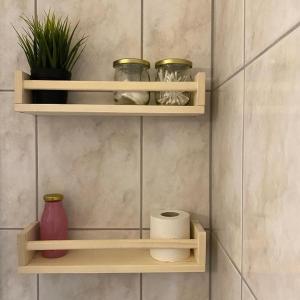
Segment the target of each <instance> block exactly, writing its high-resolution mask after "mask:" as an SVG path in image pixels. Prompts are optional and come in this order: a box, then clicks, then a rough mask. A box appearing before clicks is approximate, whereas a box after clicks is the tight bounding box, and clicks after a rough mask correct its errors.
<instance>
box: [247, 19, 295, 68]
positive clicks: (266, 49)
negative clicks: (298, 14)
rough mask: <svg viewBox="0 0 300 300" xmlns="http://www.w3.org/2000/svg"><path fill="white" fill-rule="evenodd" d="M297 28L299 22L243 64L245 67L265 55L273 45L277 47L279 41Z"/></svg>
mask: <svg viewBox="0 0 300 300" xmlns="http://www.w3.org/2000/svg"><path fill="white" fill-rule="evenodd" d="M299 26H300V21H299V22H298V23H296V24H295V25H294V26H292V27H291V28H290V29H288V30H287V31H286V32H285V33H283V34H282V35H281V36H279V37H278V38H277V39H276V40H275V41H274V42H272V43H271V44H270V45H269V46H267V47H266V48H265V49H264V50H262V51H261V52H260V53H258V54H257V55H256V56H254V57H253V58H252V59H250V60H249V62H247V63H246V64H245V67H248V66H249V65H250V64H252V63H253V62H254V61H255V60H257V59H258V58H259V57H261V56H262V55H263V54H265V53H266V52H267V51H269V50H270V49H271V48H273V47H274V46H275V45H277V44H278V43H279V42H280V41H281V40H283V39H284V38H285V37H287V36H288V35H289V34H290V33H292V32H293V31H294V30H296V29H297V28H298V27H299Z"/></svg>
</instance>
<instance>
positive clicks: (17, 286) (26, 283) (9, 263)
mask: <svg viewBox="0 0 300 300" xmlns="http://www.w3.org/2000/svg"><path fill="white" fill-rule="evenodd" d="M23 206H24V205H23ZM17 233H18V231H17V230H0V241H1V242H0V245H1V247H0V299H1V300H2V299H3V300H18V299H23V300H34V299H37V298H36V291H37V286H36V284H37V280H36V276H35V275H29V274H26V275H24V274H22V275H21V274H18V273H17V265H18V260H17Z"/></svg>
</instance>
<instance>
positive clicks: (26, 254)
mask: <svg viewBox="0 0 300 300" xmlns="http://www.w3.org/2000/svg"><path fill="white" fill-rule="evenodd" d="M38 238H39V222H33V223H31V224H30V225H28V226H27V227H25V228H24V230H23V231H22V232H20V233H19V234H18V236H17V244H18V261H19V266H26V265H27V264H28V263H29V262H30V261H31V259H32V258H33V256H34V251H28V250H27V242H28V241H34V240H37V239H38Z"/></svg>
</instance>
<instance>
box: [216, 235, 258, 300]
mask: <svg viewBox="0 0 300 300" xmlns="http://www.w3.org/2000/svg"><path fill="white" fill-rule="evenodd" d="M212 235H213V238H214V239H215V240H216V241H217V243H218V245H219V246H220V248H221V250H222V251H223V252H224V254H225V256H226V257H227V258H228V260H229V261H230V262H231V264H232V265H233V267H234V269H235V270H236V272H238V273H239V275H240V276H241V279H242V281H244V282H245V283H247V287H248V288H249V290H250V291H251V293H252V294H253V296H254V298H255V299H256V300H257V297H256V296H255V293H254V292H253V290H252V289H251V288H250V286H249V284H248V282H247V280H246V278H245V277H244V276H243V274H242V273H241V271H240V270H239V269H238V267H237V266H236V264H235V262H234V261H233V259H232V258H231V256H230V255H229V253H228V252H227V250H226V248H225V247H224V246H223V244H222V243H221V241H220V240H219V239H218V236H217V235H216V234H215V233H212Z"/></svg>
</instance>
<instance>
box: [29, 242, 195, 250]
mask: <svg viewBox="0 0 300 300" xmlns="http://www.w3.org/2000/svg"><path fill="white" fill-rule="evenodd" d="M197 247H198V241H197V240H195V239H180V240H179V239H178V240H158V239H156V240H155V239H147V240H146V239H145V240H136V239H125V240H124V239H122V240H66V241H59V240H57V241H54V240H53V241H32V242H27V246H26V249H27V250H79V249H115V248H117V249H151V248H161V249H168V248H170V249H172V248H175V249H193V248H197Z"/></svg>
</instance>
